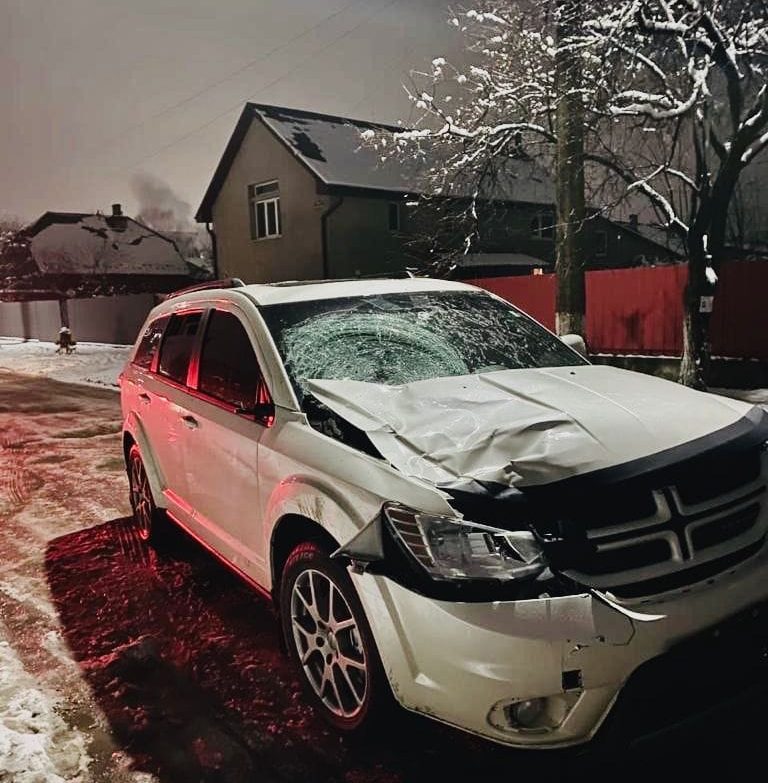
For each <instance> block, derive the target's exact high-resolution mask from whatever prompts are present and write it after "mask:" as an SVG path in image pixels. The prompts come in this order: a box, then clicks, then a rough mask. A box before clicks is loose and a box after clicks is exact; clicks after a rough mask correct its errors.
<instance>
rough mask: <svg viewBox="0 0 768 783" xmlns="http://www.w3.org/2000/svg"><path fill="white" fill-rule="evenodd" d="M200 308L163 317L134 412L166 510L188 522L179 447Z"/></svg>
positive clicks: (184, 430)
mask: <svg viewBox="0 0 768 783" xmlns="http://www.w3.org/2000/svg"><path fill="white" fill-rule="evenodd" d="M203 315H204V309H201V308H200V307H197V308H196V309H192V310H185V311H182V312H178V313H174V314H173V315H171V316H170V318H169V319H168V323H167V324H166V326H165V330H164V332H163V338H162V341H161V343H160V351H159V355H158V357H157V358H156V359H155V360H154V367H153V372H151V373H150V374H149V375H148V376H147V377H146V378H145V380H144V384H143V389H142V392H141V394H140V395H139V397H140V405H139V409H140V410H142V411H143V413H142V419H144V421H145V432H146V434H147V437H148V439H149V442H150V445H151V448H152V453H153V456H154V458H155V461H156V464H157V466H158V468H159V469H160V473H161V476H162V479H163V484H164V487H163V492H164V494H165V496H166V499H167V501H168V507H169V510H170V511H171V512H172V513H174V514H175V515H176V516H177V517H179V518H180V520H181V521H182V522H184V521H187V519H188V517H189V514H190V512H191V506H190V504H189V501H188V496H189V482H188V481H187V475H186V471H185V468H184V461H183V455H182V449H181V446H182V443H183V441H184V438H185V436H186V434H187V433H188V431H189V430H190V429H191V428H192V427H193V426H194V425H193V423H192V422H191V420H190V417H189V414H188V411H187V409H186V402H187V399H188V397H189V393H188V387H187V379H188V377H189V374H190V371H191V370H192V369H193V365H194V363H193V357H194V355H195V351H196V349H197V343H198V340H199V336H200V329H201V324H202V320H203Z"/></svg>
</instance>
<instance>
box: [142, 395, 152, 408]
mask: <svg viewBox="0 0 768 783" xmlns="http://www.w3.org/2000/svg"><path fill="white" fill-rule="evenodd" d="M139 399H140V400H141V401H142V402H143V403H144V404H145V405H149V401H150V400H151V399H152V398H151V397H150V396H149V395H148V394H147V393H146V392H141V393H140V394H139Z"/></svg>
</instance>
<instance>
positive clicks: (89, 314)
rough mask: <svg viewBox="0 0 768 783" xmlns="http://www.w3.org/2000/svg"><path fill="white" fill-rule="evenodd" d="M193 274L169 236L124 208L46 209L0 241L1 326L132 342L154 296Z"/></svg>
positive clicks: (42, 334)
mask: <svg viewBox="0 0 768 783" xmlns="http://www.w3.org/2000/svg"><path fill="white" fill-rule="evenodd" d="M195 279H199V275H198V274H197V273H196V272H195V271H193V268H192V267H191V266H190V265H189V264H188V263H187V262H186V260H185V259H184V257H183V256H182V254H181V253H180V252H179V249H178V247H177V246H176V244H175V243H174V242H173V241H172V240H171V239H168V238H167V237H165V236H162V235H161V234H158V233H157V232H156V231H153V230H152V229H150V228H148V227H147V226H144V225H142V224H141V223H139V222H137V221H136V220H133V219H132V218H129V217H127V216H126V215H124V214H123V212H122V209H121V207H120V205H119V204H115V205H114V206H113V208H112V214H110V215H102V214H101V213H95V214H91V213H84V212H46V213H45V214H43V215H42V216H41V217H40V218H38V219H37V220H36V221H35V222H34V223H32V224H31V225H29V226H27V227H26V228H24V229H22V230H21V231H19V232H17V233H16V234H14V235H13V236H12V237H10V238H8V239H6V241H5V243H4V245H3V247H2V248H0V302H2V304H0V334H4V335H9V336H20V337H25V338H28V337H38V338H41V339H51V333H52V331H53V330H54V327H55V329H56V330H58V328H59V326H70V322H71V325H72V326H73V328H74V330H75V333H76V337H77V338H78V339H83V340H88V339H90V340H95V341H99V342H132V341H133V339H134V337H135V335H136V331H137V329H138V328H139V326H140V325H141V323H142V321H143V320H144V318H145V317H146V314H147V312H148V311H149V309H150V308H151V307H152V305H153V304H154V302H155V299H156V296H157V295H158V294H165V293H168V292H170V291H174V290H176V289H178V288H183V287H184V286H187V285H190V284H191V283H193V282H194V281H195Z"/></svg>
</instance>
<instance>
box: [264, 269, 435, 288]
mask: <svg viewBox="0 0 768 783" xmlns="http://www.w3.org/2000/svg"><path fill="white" fill-rule="evenodd" d="M412 277H420V275H417V274H415V272H414V271H413V270H412V269H404V270H401V271H398V272H380V273H376V274H372V275H357V277H325V278H318V279H317V280H280V281H278V282H276V283H264V285H268V286H273V287H274V288H283V287H290V286H299V285H317V284H318V283H354V282H359V281H360V280H400V279H402V278H412Z"/></svg>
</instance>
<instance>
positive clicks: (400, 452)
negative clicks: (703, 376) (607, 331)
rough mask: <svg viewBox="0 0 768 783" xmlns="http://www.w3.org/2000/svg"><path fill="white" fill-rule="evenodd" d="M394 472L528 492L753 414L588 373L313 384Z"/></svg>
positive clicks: (658, 384) (646, 383)
mask: <svg viewBox="0 0 768 783" xmlns="http://www.w3.org/2000/svg"><path fill="white" fill-rule="evenodd" d="M308 386H309V388H310V390H311V392H312V393H313V394H314V395H315V397H317V398H318V399H319V400H320V401H321V402H322V403H324V404H325V405H327V406H328V407H329V408H330V409H331V410H333V411H334V412H335V413H337V414H338V415H339V416H341V417H342V418H344V419H346V420H347V421H348V422H350V423H351V424H353V425H354V426H356V427H358V428H359V429H361V430H363V431H365V432H366V433H367V435H368V437H369V438H370V439H371V441H372V442H373V444H374V446H376V448H377V449H378V450H379V452H380V453H381V455H382V456H383V457H384V458H385V459H386V460H388V461H389V462H390V463H391V464H392V465H394V466H395V467H396V468H398V469H399V470H401V471H402V472H404V473H406V474H408V475H410V476H414V477H417V478H421V479H424V480H426V481H429V482H431V483H434V484H446V483H450V482H453V481H456V480H458V479H475V480H478V481H489V482H497V483H501V484H505V485H510V486H526V485H536V484H545V483H549V482H552V481H558V480H560V479H563V478H567V477H569V476H573V475H576V474H579V473H585V472H589V471H593V470H598V469H601V468H606V467H611V466H614V465H618V464H621V463H624V462H629V461H631V460H633V459H638V458H641V457H647V456H650V455H652V454H655V453H657V452H660V451H664V450H665V449H670V448H673V447H675V446H679V445H682V444H684V443H687V442H688V441H692V440H695V439H696V438H700V437H702V436H705V435H708V434H711V433H712V432H716V431H717V430H720V429H722V428H724V427H727V426H729V425H731V424H733V423H735V422H736V421H738V420H739V419H741V418H742V417H743V416H744V415H745V414H746V413H748V412H749V411H750V410H751V408H752V406H750V405H748V404H746V403H742V402H737V401H736V400H731V399H727V398H725V397H718V396H715V395H711V394H705V393H702V392H697V391H693V390H692V389H688V388H686V387H685V386H680V385H679V384H676V383H672V382H670V381H664V380H662V379H660V378H655V377H653V376H650V375H643V374H641V373H635V372H629V371H627V370H619V369H616V368H614V367H606V366H598V365H587V366H583V367H582V366H577V367H556V368H547V369H525V370H503V371H499V372H491V373H484V374H478V375H463V376H458V377H450V378H434V379H430V380H424V381H415V382H413V383H407V384H404V385H401V386H386V385H383V384H376V383H365V382H362V381H350V380H311V381H308Z"/></svg>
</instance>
